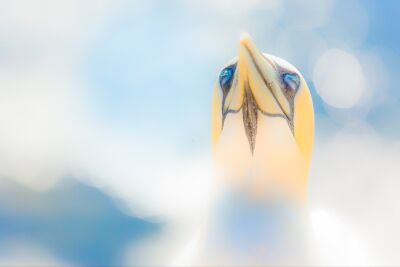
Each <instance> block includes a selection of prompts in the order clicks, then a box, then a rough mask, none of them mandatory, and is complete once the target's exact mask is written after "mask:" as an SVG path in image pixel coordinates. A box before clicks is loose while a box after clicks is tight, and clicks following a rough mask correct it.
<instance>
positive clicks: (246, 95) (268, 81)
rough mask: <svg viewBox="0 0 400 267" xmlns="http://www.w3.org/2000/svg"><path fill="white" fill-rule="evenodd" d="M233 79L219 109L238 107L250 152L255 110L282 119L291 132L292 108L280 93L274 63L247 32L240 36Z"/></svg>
mask: <svg viewBox="0 0 400 267" xmlns="http://www.w3.org/2000/svg"><path fill="white" fill-rule="evenodd" d="M237 71H238V73H237V75H236V80H234V83H233V86H234V87H235V88H234V90H232V93H231V94H230V95H228V96H227V99H226V101H225V103H224V107H223V111H224V113H225V112H229V110H239V109H240V108H241V109H242V113H243V123H244V127H245V131H246V135H247V139H248V141H249V144H250V149H251V151H252V153H253V152H254V148H255V141H256V134H257V119H258V115H259V113H258V111H260V112H261V113H263V114H264V115H269V116H279V117H283V118H285V119H286V120H287V121H288V123H289V127H290V128H291V130H292V131H293V123H292V122H293V120H292V118H293V111H292V110H293V109H292V107H291V103H290V102H289V101H288V99H287V98H286V97H285V95H284V94H283V92H282V90H281V87H280V84H279V82H280V78H279V77H278V72H277V70H276V68H275V64H274V63H273V62H272V61H271V60H270V59H268V58H267V57H265V56H264V55H263V54H262V53H261V52H260V51H259V50H258V48H257V47H256V46H255V44H254V43H253V41H252V40H251V38H250V36H249V35H248V34H243V35H242V37H241V39H240V47H239V59H238V65H237Z"/></svg>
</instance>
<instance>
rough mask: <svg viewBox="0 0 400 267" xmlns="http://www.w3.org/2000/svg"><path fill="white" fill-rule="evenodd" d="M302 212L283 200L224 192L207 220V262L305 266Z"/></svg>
mask: <svg viewBox="0 0 400 267" xmlns="http://www.w3.org/2000/svg"><path fill="white" fill-rule="evenodd" d="M305 209H306V208H305V206H304V205H303V204H299V203H293V202H290V201H288V200H285V199H259V198H258V199H255V198H253V197H252V196H250V195H249V194H247V193H244V192H241V191H238V190H234V191H230V192H225V193H224V194H223V195H221V197H220V198H219V199H218V204H217V205H216V208H215V209H214V210H213V211H212V213H211V214H210V217H209V218H210V221H209V228H208V231H207V232H208V234H207V238H206V239H207V240H206V244H207V251H208V252H207V253H208V255H207V258H208V259H212V260H211V261H212V262H211V264H220V265H223V264H228V265H243V264H246V265H249V264H252V265H266V264H279V265H280V264H290V263H291V262H294V263H296V262H297V263H298V262H299V260H301V262H304V259H300V257H301V258H303V257H304V255H306V253H305V249H306V244H307V242H306V240H305V236H306V230H305V228H306V227H305Z"/></svg>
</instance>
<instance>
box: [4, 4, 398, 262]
mask: <svg viewBox="0 0 400 267" xmlns="http://www.w3.org/2000/svg"><path fill="white" fill-rule="evenodd" d="M399 16H400V2H399V1H388V0H386V1H377V0H375V1H371V0H366V1H353V0H349V1H327V0H324V1H320V0H318V1H317V0H311V1H310V0H309V1H297V0H286V1H278V0H276V1H275V0H274V1H266V0H251V1H240V0H229V1H228V0H220V1H214V0H201V1H200V0H194V1H184V0H175V1H163V0H148V1H125V0H100V1H93V0H86V1H78V0H65V1H51V0H14V1H6V0H1V1H0V265H2V266H3V265H4V266H10V265H17V266H22V265H24V266H25V265H47V266H54V265H57V266H58V265H60V266H73V265H87V266H93V265H102V266H110V265H112V266H114V265H123V264H126V265H135V264H141V263H142V262H143V261H142V260H143V258H146V257H149V256H148V255H146V253H147V254H149V253H152V252H151V251H150V252H149V251H148V249H146V248H147V247H151V246H154V247H156V245H155V244H156V243H157V244H158V245H159V246H160V247H161V248H162V247H163V245H162V244H163V242H164V243H168V242H172V243H173V242H175V241H176V242H177V243H179V242H180V241H179V240H180V237H179V234H177V235H174V233H175V232H174V230H170V227H169V225H170V224H175V225H180V226H179V227H181V228H183V229H185V227H186V226H184V225H185V222H188V225H189V224H190V223H189V221H193V220H196V218H199V217H201V211H202V210H203V208H205V206H206V204H205V203H206V201H207V199H208V196H209V195H211V194H212V189H211V187H210V183H211V181H212V180H213V179H214V178H215V175H216V174H215V173H213V171H212V168H211V165H212V164H211V158H210V153H211V152H210V149H211V147H210V146H211V145H210V123H211V122H210V116H211V99H212V93H213V87H214V83H215V82H216V79H217V77H218V75H219V71H220V69H221V67H223V66H224V64H225V63H226V62H227V61H229V60H230V59H231V58H233V57H234V56H236V55H237V51H238V45H239V36H240V33H241V32H243V31H247V32H249V33H250V34H251V35H252V37H253V39H254V41H255V43H256V44H257V46H258V47H259V48H260V49H261V50H262V51H264V52H266V53H269V54H273V55H276V56H279V57H281V58H283V59H286V60H287V61H289V62H291V63H292V64H293V65H295V66H296V67H297V68H298V69H299V70H300V72H301V73H302V74H303V76H304V77H305V79H306V80H307V82H308V85H309V87H310V90H311V93H312V96H313V100H314V109H315V116H316V143H315V149H314V157H313V163H312V172H311V176H310V180H309V193H310V206H311V207H312V208H313V209H315V210H316V211H317V212H323V213H324V214H327V215H326V216H328V217H326V218H328V219H327V221H331V220H330V219H329V218H334V220H338V221H340V222H341V223H342V224H343V225H345V226H346V228H348V229H351V230H348V231H351V234H354V235H355V236H357V237H358V241H357V242H360V244H361V245H360V246H362V247H363V248H366V250H367V251H368V261H367V264H369V265H400V254H399V253H398V252H399V250H400V241H399V240H400V230H399V225H400V206H399V205H400V204H399V203H400V194H399V190H400V123H399V117H400V88H399V84H400V83H399V81H398V78H399V76H400V63H399V62H400V53H399V47H400V28H399V27H398V23H397V21H398V17H399ZM171 222H173V223H171ZM188 228H190V227H189V226H188ZM346 231H347V230H346ZM160 232H167V235H166V236H164V237H163V240H159V239H158V238H157V234H158V233H160ZM178 232H179V231H178ZM180 234H181V233H180ZM170 236H171V237H170ZM154 240H157V242H156V241H154ZM142 241H143V243H145V245H142V244H141V242H142ZM152 241H154V243H152ZM165 246H166V245H165V244H164V247H165ZM167 246H168V245H167ZM160 250H162V249H160ZM168 253H174V250H173V249H172V248H171V250H168V251H165V254H168ZM158 256H159V258H163V257H165V258H167V256H166V255H158ZM356 264H357V263H356Z"/></svg>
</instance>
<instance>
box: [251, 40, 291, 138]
mask: <svg viewBox="0 0 400 267" xmlns="http://www.w3.org/2000/svg"><path fill="white" fill-rule="evenodd" d="M244 47H245V48H246V50H247V52H248V53H249V55H250V57H251V60H252V61H253V63H254V66H256V69H257V72H258V73H260V76H261V78H262V79H263V82H264V84H265V86H266V87H267V88H268V90H269V91H270V92H271V94H272V96H273V97H274V99H275V102H276V103H277V104H278V106H279V108H280V109H281V111H282V113H283V114H284V115H280V114H270V113H268V112H264V111H263V110H261V108H260V111H261V113H263V114H264V115H267V116H272V117H278V116H280V117H283V118H285V119H286V121H287V123H288V125H289V128H290V130H291V131H292V134H293V136H294V126H293V113H294V112H293V105H292V104H291V105H290V115H288V114H286V113H285V110H284V109H283V107H282V105H281V103H280V102H279V101H278V99H277V97H276V96H275V94H274V92H273V90H272V85H271V84H270V82H268V81H267V80H266V79H265V77H264V75H263V73H262V71H261V68H260V66H259V65H258V64H257V61H256V60H255V58H254V55H253V53H252V52H251V50H250V49H249V48H248V47H247V45H246V44H244ZM267 61H268V62H269V63H270V64H271V65H272V63H271V62H270V60H269V59H267Z"/></svg>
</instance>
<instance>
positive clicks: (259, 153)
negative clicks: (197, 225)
mask: <svg viewBox="0 0 400 267" xmlns="http://www.w3.org/2000/svg"><path fill="white" fill-rule="evenodd" d="M313 141H314V111H313V103H312V98H311V95H310V91H309V89H308V86H307V83H306V81H305V79H304V78H303V76H302V75H301V73H300V72H299V71H298V70H297V69H296V68H295V67H294V66H293V65H291V64H290V63H288V62H287V61H285V60H283V59H280V58H278V57H275V56H272V55H269V54H265V53H262V52H260V51H259V50H258V48H257V47H256V46H255V44H254V43H253V41H252V39H251V38H250V36H249V35H248V34H243V35H242V36H241V39H240V46H239V56H238V57H235V58H234V59H232V60H231V61H230V62H229V63H228V64H226V65H225V66H224V67H223V68H222V70H221V72H220V74H219V77H218V80H217V82H216V86H215V89H214V96H213V102H212V147H213V157H214V159H215V163H216V164H215V165H216V167H217V168H218V172H219V176H220V177H221V178H220V183H219V185H220V188H221V190H220V192H221V193H220V194H219V195H218V197H217V199H216V201H215V204H214V206H213V207H212V210H211V211H210V214H209V216H208V219H207V222H206V226H205V227H204V229H205V230H203V231H202V233H200V234H199V235H198V237H197V239H198V244H199V243H200V244H201V245H200V246H197V247H196V250H197V251H198V252H199V251H201V252H200V253H198V254H201V256H197V257H198V258H197V259H196V261H195V262H196V263H195V264H194V265H199V264H200V265H213V266H221V265H229V266H233V265H252V266H254V265H288V264H299V263H300V264H305V263H306V261H305V260H306V254H307V251H306V246H307V245H306V243H307V242H306V240H305V238H304V237H303V236H304V234H305V232H306V231H307V230H306V229H305V228H306V227H305V224H304V223H303V222H304V218H305V214H304V210H305V206H306V202H307V179H308V173H309V169H310V163H311V155H312V150H313Z"/></svg>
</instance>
